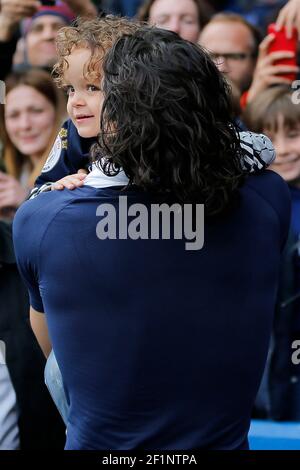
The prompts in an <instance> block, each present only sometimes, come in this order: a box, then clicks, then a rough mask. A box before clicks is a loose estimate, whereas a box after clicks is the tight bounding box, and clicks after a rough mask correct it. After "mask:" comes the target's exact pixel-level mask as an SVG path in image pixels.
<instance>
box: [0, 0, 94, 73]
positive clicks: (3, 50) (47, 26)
mask: <svg viewBox="0 0 300 470" xmlns="http://www.w3.org/2000/svg"><path fill="white" fill-rule="evenodd" d="M96 13H97V8H96V6H95V5H94V4H93V3H92V2H91V0H65V2H57V4H56V5H55V6H49V5H45V6H43V5H41V4H40V2H36V1H35V0H2V1H1V11H0V57H1V71H0V79H2V80H3V79H4V78H5V77H6V75H7V74H8V73H9V72H10V70H11V68H12V63H13V56H14V53H15V50H16V46H17V42H18V39H19V36H20V31H21V33H22V34H23V33H24V36H23V38H24V57H23V61H22V60H21V59H20V57H19V58H18V59H17V63H18V64H20V62H21V63H22V62H23V64H24V65H25V66H26V65H28V64H29V65H33V66H43V67H51V66H52V65H53V63H54V62H55V60H56V52H55V45H54V40H55V36H56V32H57V30H58V29H59V28H60V27H62V26H65V25H67V24H69V23H70V21H72V20H73V19H74V18H75V15H81V16H92V15H96ZM20 26H21V28H20Z"/></svg>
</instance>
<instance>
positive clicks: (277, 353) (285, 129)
mask: <svg viewBox="0 0 300 470" xmlns="http://www.w3.org/2000/svg"><path fill="white" fill-rule="evenodd" d="M293 93H294V95H293ZM296 99H297V92H295V91H293V90H291V88H290V87H287V86H282V85H281V86H275V87H271V88H269V89H267V90H266V91H264V92H263V93H261V94H260V95H258V96H257V98H256V99H255V100H253V102H251V104H249V105H248V107H247V108H246V110H245V114H244V117H243V119H244V122H245V123H246V125H247V126H248V128H249V129H251V130H253V131H255V132H264V133H265V134H266V135H268V136H269V138H270V139H271V140H272V143H273V145H274V148H275V152H276V159H275V161H274V162H273V163H272V164H271V166H270V169H271V170H274V171H275V172H277V173H278V174H279V175H280V176H281V177H282V178H283V179H284V180H285V181H286V182H287V183H288V185H289V188H290V192H291V199H292V214H291V227H290V237H289V244H288V246H287V247H286V250H285V255H284V257H283V260H282V269H281V282H280V286H279V294H278V304H277V311H276V316H275V323H274V332H273V344H272V351H271V354H270V361H269V366H268V367H267V370H266V374H268V375H269V377H268V385H267V390H266V393H265V395H266V397H267V400H266V401H268V402H269V403H268V405H267V409H265V411H266V417H271V418H275V419H281V420H282V419H284V420H296V421H297V420H299V419H300V388H299V386H300V366H299V365H296V364H293V363H292V360H291V357H292V353H293V349H292V344H293V341H294V340H299V338H300V243H299V241H300V108H299V104H297V101H296ZM266 401H265V406H266ZM261 405H262V403H261ZM262 408H263V406H262Z"/></svg>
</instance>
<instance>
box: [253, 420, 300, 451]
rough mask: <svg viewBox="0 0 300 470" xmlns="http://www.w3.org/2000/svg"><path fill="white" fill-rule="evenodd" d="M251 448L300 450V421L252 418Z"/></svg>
mask: <svg viewBox="0 0 300 470" xmlns="http://www.w3.org/2000/svg"><path fill="white" fill-rule="evenodd" d="M249 445H250V449H251V450H300V422H296V423H295V422H293V423H292V422H277V421H268V420H265V421H264V420H252V422H251V427H250V431H249Z"/></svg>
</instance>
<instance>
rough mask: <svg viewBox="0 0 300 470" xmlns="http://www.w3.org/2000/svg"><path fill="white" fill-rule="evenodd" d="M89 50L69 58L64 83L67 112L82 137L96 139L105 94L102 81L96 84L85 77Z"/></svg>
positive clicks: (81, 49) (77, 50)
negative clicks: (101, 87)
mask: <svg viewBox="0 0 300 470" xmlns="http://www.w3.org/2000/svg"><path fill="white" fill-rule="evenodd" d="M90 57H91V52H90V50H89V49H84V48H78V49H74V50H73V51H72V52H71V54H70V55H69V56H68V57H67V61H68V64H69V68H68V69H67V70H66V72H65V76H64V81H65V85H66V89H67V94H68V104H67V111H68V114H69V116H70V118H71V119H72V121H73V123H74V125H75V126H76V128H77V130H78V134H79V135H80V136H81V137H86V138H88V137H96V136H97V135H98V134H99V132H100V114H101V109H102V104H103V94H102V92H101V90H100V79H99V80H98V81H97V82H95V81H93V80H91V81H89V80H87V79H86V78H85V77H84V75H83V70H84V65H85V64H86V63H87V62H88V61H89V59H90Z"/></svg>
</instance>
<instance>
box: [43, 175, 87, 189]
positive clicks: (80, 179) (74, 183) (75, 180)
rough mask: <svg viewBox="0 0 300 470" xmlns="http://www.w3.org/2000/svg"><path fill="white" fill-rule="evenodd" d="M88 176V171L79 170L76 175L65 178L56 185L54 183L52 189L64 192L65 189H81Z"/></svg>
mask: <svg viewBox="0 0 300 470" xmlns="http://www.w3.org/2000/svg"><path fill="white" fill-rule="evenodd" d="M87 174H88V173H87V171H86V170H78V172H77V173H75V174H74V175H68V176H65V177H64V178H62V179H60V180H58V181H56V183H53V184H52V188H51V189H52V190H55V189H58V190H62V189H64V188H67V189H75V188H79V187H80V186H82V185H83V183H84V179H85V177H86V175H87Z"/></svg>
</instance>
